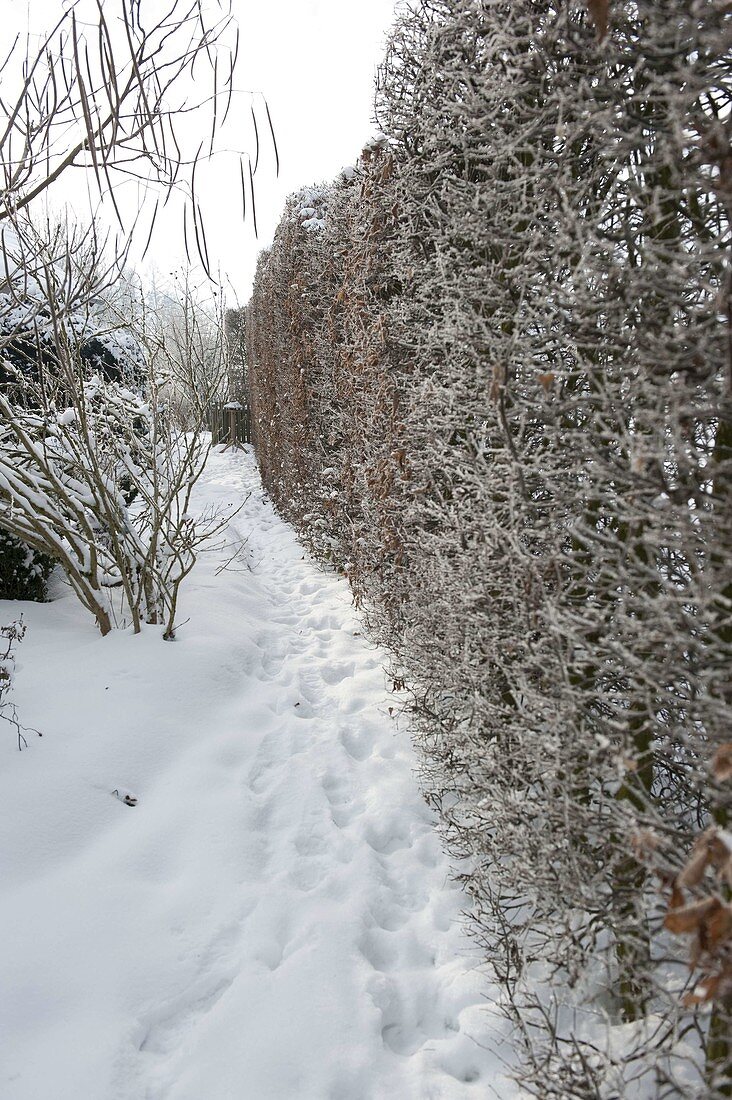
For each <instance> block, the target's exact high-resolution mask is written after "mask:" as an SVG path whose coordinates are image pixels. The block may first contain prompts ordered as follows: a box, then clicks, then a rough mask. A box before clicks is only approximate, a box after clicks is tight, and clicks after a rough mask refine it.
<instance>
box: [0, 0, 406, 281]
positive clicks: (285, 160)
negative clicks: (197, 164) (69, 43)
mask: <svg viewBox="0 0 732 1100" xmlns="http://www.w3.org/2000/svg"><path fill="white" fill-rule="evenodd" d="M119 2H120V0H103V3H104V7H105V13H106V14H108V15H109V16H110V17H113V16H114V15H115V13H116V11H117V10H118V4H119ZM156 2H157V0H143V4H142V12H143V19H144V17H145V14H146V13H147V14H148V16H150V15H151V14H152V13H153V11H154V10H155V9H154V4H155V3H156ZM67 3H68V0H0V19H2V24H1V25H0V54H3V55H4V54H5V53H6V52H7V49H8V48H9V46H10V45H11V43H12V40H13V38H14V37H15V34H16V33H17V32H20V33H21V35H24V34H25V32H26V30H27V29H28V27H30V28H31V30H32V31H33V30H38V31H40V30H41V29H48V28H49V27H50V26H51V25H52V23H53V22H55V20H56V19H57V18H58V17H59V15H60V14H61V12H62V11H63V9H64V7H66V6H67ZM212 3H213V0H212ZM233 5H234V12H235V16H236V19H237V22H238V24H239V27H240V31H241V47H240V61H239V67H238V77H237V84H238V87H239V88H240V89H241V90H242V94H240V95H239V96H237V97H236V98H235V100H234V101H233V105H232V109H231V113H230V117H229V121H228V122H227V127H226V131H225V132H223V133H222V134H221V135H220V141H219V144H222V145H225V146H226V148H228V149H229V150H230V151H231V152H230V153H229V154H226V153H222V155H221V156H219V157H218V158H217V159H215V161H214V162H212V164H211V165H210V166H208V168H207V169H205V170H204V171H202V172H201V173H200V178H199V187H198V190H199V193H200V197H201V199H202V206H203V212H204V218H205V223H206V231H207V239H208V250H209V255H210V259H211V264H212V268H217V267H218V268H219V269H220V270H221V272H222V276H225V277H228V281H229V291H228V293H227V297H228V298H229V299H230V300H231V301H233V300H234V298H235V297H236V298H237V299H238V300H239V301H240V302H242V303H243V302H245V301H246V299H247V298H248V296H249V293H250V289H251V282H252V278H253V275H254V270H255V266H256V258H257V254H258V252H259V251H260V250H261V249H262V248H263V247H265V246H266V245H268V244H269V243H270V242H271V239H272V236H273V233H274V230H275V227H276V224H277V221H278V219H279V215H280V213H281V211H282V207H283V205H284V200H285V197H286V196H287V195H288V194H289V193H291V192H292V191H294V190H297V189H298V188H300V187H303V186H306V185H308V184H311V183H316V182H321V181H323V180H329V179H332V178H333V177H334V176H335V175H336V174H337V173H338V171H339V170H340V169H341V168H343V167H345V166H346V165H348V164H352V163H353V162H354V161H355V159H356V158H357V156H358V154H359V152H360V150H361V149H362V147H363V145H364V143H365V142H366V141H367V140H368V138H369V137H370V136H371V135H372V134H373V133H374V125H373V122H372V104H373V91H374V75H375V70H376V67H377V65H378V64H379V62H380V61H381V59H382V56H383V52H384V44H385V40H386V35H387V32H388V29H389V27H390V25H391V22H392V18H393V13H394V6H395V0H233ZM166 6H167V5H166ZM79 10H82V9H79ZM196 90H197V92H198V90H199V89H198V88H197V89H196ZM205 90H206V89H205V88H204V89H203V90H202V94H204V93H205ZM248 91H253V92H257V93H261V94H262V95H264V96H265V97H266V99H267V101H268V103H269V107H270V111H271V115H272V120H273V123H274V127H275V131H276V137H277V144H278V148H279V154H280V175H279V178H276V176H275V160H274V153H273V150H272V147H271V144H268V142H267V140H266V115H265V114H264V111H263V110H262V109H261V100H260V101H259V110H258V112H257V114H258V118H259V122H260V135H261V138H262V143H261V149H262V151H261V156H260V163H259V169H258V172H257V176H256V206H257V223H258V231H259V237H258V239H256V238H255V236H254V230H253V225H252V221H251V218H248V219H247V223H246V224H243V223H242V217H241V191H240V184H239V167H238V157H237V156H235V155H234V154H238V153H241V152H247V151H252V152H253V150H254V141H253V132H252V125H251V114H250V103H251V101H252V100H251V96H250V95H248V94H245V93H246V92H248ZM256 103H257V100H256V98H255V105H256ZM205 124H206V123H205V120H203V125H205ZM198 127H199V128H200V127H201V122H199V123H198ZM189 136H190V137H191V139H192V141H193V145H194V148H195V146H196V145H197V142H198V139H199V135H198V134H197V133H194V134H191V135H189ZM201 136H205V135H201ZM84 190H85V185H84V180H83V177H82V176H81V174H76V175H73V176H68V175H67V177H66V178H65V180H64V183H63V185H61V184H60V182H59V185H57V186H55V188H54V190H53V197H52V201H53V206H54V208H58V207H60V206H61V204H62V203H63V202H68V203H70V205H71V206H72V208H73V209H74V211H75V213H76V215H77V217H79V218H80V219H82V220H84V219H85V218H88V217H89V214H88V206H85V204H84V202H83V194H84ZM123 192H124V189H123ZM134 195H136V190H135V191H133V192H132V193H131V194H130V196H129V200H130V205H131V206H132V205H134V207H135V208H136V207H137V199H136V198H134ZM111 220H112V219H111V213H110V221H111ZM184 260H185V250H184V246H183V243H182V221H181V216H180V209H178V210H174V211H171V212H170V215H169V216H168V217H167V219H166V220H164V221H161V222H160V224H159V226H158V229H157V230H156V233H155V236H154V238H153V242H152V245H151V248H150V251H149V253H148V261H149V262H148V263H146V264H145V268H146V270H148V271H149V270H150V266H151V263H152V264H153V265H154V266H155V268H156V269H157V270H158V271H159V272H160V275H161V277H162V278H163V279H164V278H165V277H167V275H168V273H169V272H171V271H173V270H174V269H176V268H178V267H179V266H180V265H181V264H182V263H183V262H184ZM150 262H151V263H150Z"/></svg>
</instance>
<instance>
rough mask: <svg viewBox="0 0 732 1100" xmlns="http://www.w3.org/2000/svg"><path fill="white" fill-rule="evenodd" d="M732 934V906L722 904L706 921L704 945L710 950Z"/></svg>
mask: <svg viewBox="0 0 732 1100" xmlns="http://www.w3.org/2000/svg"><path fill="white" fill-rule="evenodd" d="M730 935H732V908H731V907H730V906H729V905H722V906H721V908H719V909H715V910H714V912H713V913H711V914H710V915H709V916H708V917H707V918H706V920H705V921H704V939H705V944H704V946H705V947H706V949H707V950H708V951H709V950H711V949H712V948H715V947H718V946H719V944H720V943H724V941H725V940H728V939H729V938H730Z"/></svg>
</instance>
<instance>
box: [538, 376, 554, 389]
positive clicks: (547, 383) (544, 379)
mask: <svg viewBox="0 0 732 1100" xmlns="http://www.w3.org/2000/svg"><path fill="white" fill-rule="evenodd" d="M555 378H556V375H555V374H554V372H553V371H547V372H546V374H540V375H539V383H540V384H541V386H542V388H543V390H544V393H549V390H550V389H551V388H552V385H553V384H554V379H555Z"/></svg>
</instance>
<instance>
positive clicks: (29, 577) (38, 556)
mask: <svg viewBox="0 0 732 1100" xmlns="http://www.w3.org/2000/svg"><path fill="white" fill-rule="evenodd" d="M53 566H54V561H53V558H50V557H49V556H48V555H47V554H43V553H41V552H39V551H38V550H34V549H33V547H32V546H28V545H27V544H26V543H24V542H22V541H21V540H20V539H18V538H15V536H14V535H11V534H9V533H8V532H7V531H3V530H2V529H0V600H36V601H42V600H45V599H46V595H47V587H46V585H47V582H48V578H49V577H50V575H51V571H52V569H53Z"/></svg>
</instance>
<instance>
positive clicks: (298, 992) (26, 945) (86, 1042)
mask: <svg viewBox="0 0 732 1100" xmlns="http://www.w3.org/2000/svg"><path fill="white" fill-rule="evenodd" d="M247 496H248V499H247V500H246V503H245V505H244V507H243V508H242V510H241V511H240V512H239V513H238V515H236V517H235V518H233V520H232V522H231V524H230V526H229V529H228V532H227V543H228V545H227V546H226V547H223V546H222V547H220V548H218V549H214V550H212V551H210V552H208V553H206V554H204V555H203V557H202V558H201V560H200V562H199V564H198V565H197V566H196V569H195V570H194V573H193V574H192V576H191V577H190V578H189V581H188V585H187V588H185V589H184V592H183V596H182V606H181V613H180V618H181V619H189V621H188V622H187V623H186V624H185V625H183V626H181V628H180V630H179V632H178V638H177V640H176V641H175V642H172V643H167V642H163V641H162V639H161V637H160V634H159V632H158V631H157V630H155V629H152V628H148V629H146V630H145V632H144V633H143V634H142V635H139V636H137V637H135V636H133V635H132V634H130V633H129V632H127V631H124V632H115V633H113V634H111V635H110V636H108V637H107V638H104V639H102V638H100V637H99V636H98V634H97V632H96V629H95V627H94V625H93V623H92V622H91V621H90V620H89V618H88V617H87V616H85V613H84V612H83V611H82V609H81V608H80V606H78V605H77V603H76V602H75V600H74V599H73V598H72V597H70V596H63V597H62V598H59V599H57V600H56V601H55V602H53V603H51V604H46V605H32V604H24V605H18V604H11V603H0V621H2V622H5V621H9V620H10V619H12V618H14V617H15V616H16V615H17V612H18V610H19V608H20V607H22V610H23V613H24V615H25V618H26V621H27V624H28V633H27V635H26V638H25V640H24V641H23V642H22V643H21V646H20V648H19V651H18V672H17V679H16V684H15V689H14V699H15V702H16V703H17V704H18V707H19V711H20V716H21V720H22V721H23V722H24V723H25V724H27V725H30V726H35V727H37V728H38V729H39V730H41V731H42V732H43V739H42V740H39V739H38V738H36V737H34V736H29V747H28V749H27V750H26V751H23V752H22V753H19V752H18V750H17V745H16V740H15V737H14V734H13V731H12V729H11V727H10V726H6V725H5V724H3V725H2V726H0V757H1V758H2V766H1V767H0V858H1V861H2V866H1V867H0V999H1V1013H2V1019H1V1020H0V1097H2V1100H163V1098H165V1100H380V1098H384V1100H412V1098H414V1100H428V1098H433V1097H435V1098H436V1097H444V1098H451V1097H456V1098H457V1097H460V1098H462V1097H466V1098H470V1097H481V1098H483V1097H491V1096H500V1097H504V1098H508V1097H514V1096H516V1095H517V1092H516V1089H515V1087H514V1086H513V1085H512V1084H510V1083H509V1082H508V1081H507V1080H506V1079H505V1078H504V1076H503V1073H502V1065H503V1061H504V1059H507V1058H508V1054H509V1051H508V1041H507V1040H506V1039H505V1038H504V1025H503V1024H502V1022H501V1020H500V1018H499V1017H498V1015H497V1013H496V1012H495V1011H494V1010H492V1009H491V1007H490V1001H491V997H492V990H491V989H490V987H489V985H488V983H487V979H486V978H485V977H484V976H483V975H481V973H480V971H479V969H478V963H477V961H476V959H475V956H474V949H473V947H472V945H471V944H470V942H469V940H468V939H467V938H466V936H465V933H464V930H463V928H462V923H461V918H460V913H461V908H462V907H463V906H464V904H465V899H464V898H463V897H462V896H461V894H460V892H459V891H458V890H457V889H456V888H455V887H454V886H452V885H451V883H450V881H449V867H448V863H447V861H446V859H445V857H444V855H443V853H442V851H441V848H440V844H439V840H438V836H437V834H436V831H435V828H434V821H433V818H432V815H431V813H430V812H429V810H428V808H427V806H426V804H425V803H424V801H423V799H422V798H421V797H420V794H419V791H418V787H417V782H416V780H415V778H414V768H415V758H414V755H413V751H412V749H411V747H410V744H409V739H408V735H407V733H406V731H405V730H404V729H401V728H399V727H398V726H397V724H396V722H395V721H394V719H393V718H391V717H390V716H389V712H388V708H389V706H390V705H391V704H392V703H393V699H391V697H390V696H389V694H388V691H387V687H386V684H385V678H384V673H383V671H382V669H383V665H384V663H385V657H384V654H383V653H381V652H379V651H378V650H376V649H374V648H373V646H371V645H369V643H368V641H367V640H366V639H365V638H364V637H363V636H362V635H361V632H360V627H359V623H358V620H357V618H356V617H355V616H354V612H353V609H352V607H351V602H350V598H349V592H348V588H347V585H346V583H345V582H344V581H343V580H342V579H341V578H338V577H336V576H334V575H330V574H327V573H323V572H322V571H321V570H320V569H319V568H318V567H317V566H316V565H315V564H314V563H313V562H312V561H311V560H310V559H309V558H308V557H307V555H306V554H305V553H304V551H303V549H302V547H301V546H300V545H299V544H298V542H297V541H296V539H295V536H294V534H293V532H292V530H291V528H289V527H288V526H287V525H286V524H284V523H283V522H282V521H281V520H280V519H279V518H278V517H277V516H276V514H275V512H274V511H273V509H272V507H271V505H270V504H269V503H268V502H267V501H266V499H265V498H264V495H263V493H262V489H261V485H260V483H259V479H258V475H257V473H256V468H255V465H254V461H253V458H252V456H251V454H249V453H247V454H245V455H242V454H230V453H227V454H222V453H218V452H215V453H212V455H211V457H210V459H209V463H208V467H207V470H206V473H205V475H204V478H203V481H202V483H201V486H200V489H199V492H198V496H197V507H199V508H204V507H205V506H206V505H223V506H228V505H233V506H234V507H236V506H237V505H238V504H239V503H240V502H241V500H242V498H247ZM237 548H239V549H240V553H239V555H238V560H234V561H233V562H232V563H231V564H230V566H229V567H228V568H226V569H224V570H223V571H221V568H220V567H221V566H222V564H223V563H224V562H225V561H226V560H227V559H229V558H231V556H232V554H233V553H234V551H235V550H236V549H237ZM115 789H118V790H121V789H130V790H131V791H133V792H134V794H135V795H136V796H137V797H138V799H139V801H138V804H137V806H135V807H134V808H131V807H129V806H127V805H125V804H124V803H123V802H122V801H120V800H119V799H117V798H115V797H113V795H112V793H111V792H112V791H113V790H115Z"/></svg>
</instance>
